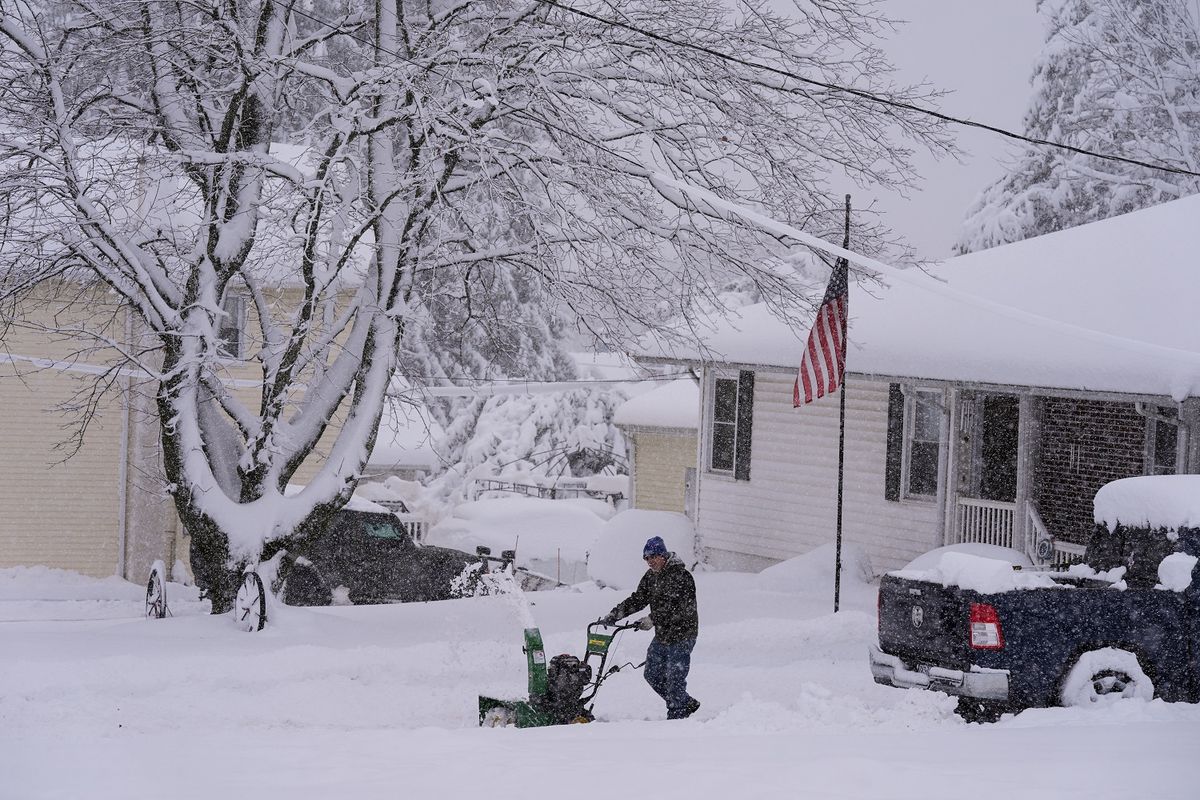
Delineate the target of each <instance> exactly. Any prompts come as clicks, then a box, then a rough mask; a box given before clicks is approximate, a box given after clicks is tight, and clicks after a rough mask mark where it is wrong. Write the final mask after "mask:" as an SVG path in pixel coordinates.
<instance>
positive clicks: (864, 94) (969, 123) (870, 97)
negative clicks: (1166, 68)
mask: <svg viewBox="0 0 1200 800" xmlns="http://www.w3.org/2000/svg"><path fill="white" fill-rule="evenodd" d="M536 2H538V3H540V4H542V5H544V6H549V7H551V8H557V9H559V10H560V11H565V12H567V13H569V14H574V15H576V16H579V17H582V18H584V19H589V20H592V21H593V22H599V23H601V24H603V25H609V26H611V27H614V28H621V29H623V30H627V31H630V32H631V33H636V34H638V35H640V36H645V37H646V38H648V39H653V40H655V41H658V42H662V43H664V44H669V45H671V46H673V47H683V48H686V49H689V50H696V51H698V52H701V53H705V54H707V55H710V56H713V57H715V58H719V59H722V60H723V61H728V62H730V63H733V64H739V65H741V66H744V67H749V68H751V69H757V70H762V71H764V72H770V73H773V74H775V75H779V76H781V77H785V78H789V79H790V80H794V81H797V82H799V83H804V84H808V85H809V86H817V87H820V88H822V89H829V90H831V91H835V92H842V93H844V94H848V95H851V96H853V97H858V98H860V99H862V100H866V101H868V102H871V103H877V104H879V105H883V106H888V107H891V108H897V109H903V110H905V111H913V112H916V113H918V114H925V115H927V116H930V117H933V118H935V119H940V120H942V121H943V122H949V123H953V124H955V125H962V126H965V127H968V128H978V129H979V130H983V131H988V132H989V133H995V134H998V135H1000V136H1004V137H1006V138H1009V139H1013V140H1016V141H1020V142H1025V143H1027V144H1033V145H1038V146H1043V147H1054V148H1057V149H1059V150H1065V151H1067V152H1070V153H1076V154H1078V155H1084V156H1091V157H1093V158H1099V159H1102V160H1104V161H1114V162H1118V163H1121V164H1130V165H1132V166H1135V167H1145V168H1146V169H1154V170H1159V171H1162V172H1169V173H1173V174H1176V175H1187V176H1190V177H1195V178H1200V172H1193V171H1191V170H1189V169H1184V168H1182V167H1173V166H1170V165H1167V164H1156V163H1153V162H1150V161H1141V160H1140V159H1136V158H1127V157H1126V156H1114V155H1110V154H1108V153H1100V152H1097V151H1095V150H1088V149H1087V148H1084V147H1076V146H1074V145H1070V144H1063V143H1062V142H1055V141H1052V140H1050V139H1039V138H1036V137H1033V136H1026V135H1024V134H1021V133H1017V132H1016V131H1010V130H1008V129H1007V128H1001V127H998V126H996V125H988V124H987V123H984V122H976V121H975V120H973V119H967V118H966V117H956V116H954V115H952V114H944V113H942V112H941V111H937V110H935V109H932V108H926V107H924V106H919V105H916V104H915V103H905V102H903V101H900V100H892V99H891V98H888V97H882V96H880V95H877V94H874V93H872V92H868V91H865V90H863V89H855V88H853V87H850V86H841V85H839V84H836V83H829V82H827V81H820V80H817V79H815V78H806V77H804V76H803V75H798V74H797V73H795V72H792V71H790V70H785V69H780V68H779V67H772V66H771V65H769V64H760V63H758V62H757V61H750V60H748V59H744V58H738V57H737V56H733V55H730V54H729V53H722V52H721V51H720V50H714V49H713V48H711V47H705V46H704V45H700V44H695V43H693V42H684V41H680V40H679V39H674V38H672V37H670V36H666V35H664V34H661V33H655V32H654V31H650V30H646V29H645V28H641V27H639V26H637V25H633V24H631V23H628V22H622V21H621V20H617V19H609V18H607V17H602V16H600V15H598V14H593V13H591V12H590V11H584V10H583V9H581V8H575V7H574V6H569V5H566V4H564V3H560V2H559V1H558V0H536ZM292 13H293V14H296V15H297V16H300V17H304V18H305V19H307V20H309V21H310V22H316V23H318V24H321V25H330V23H329V21H328V20H325V19H322V18H321V17H318V16H315V15H313V14H310V13H308V12H307V11H304V10H302V9H299V8H295V7H293V8H292ZM343 35H344V36H346V37H347V38H349V39H353V40H354V41H356V42H359V43H360V44H365V45H367V46H369V47H372V48H377V49H378V50H379V51H380V52H382V53H386V54H387V55H390V56H393V57H395V58H398V59H400V60H401V61H403V62H405V63H406V64H412V65H413V66H415V67H420V68H421V69H424V70H428V71H430V72H433V73H434V74H441V73H439V72H438V70H437V69H436V68H431V67H429V66H428V65H426V64H420V63H418V62H416V61H414V60H412V59H411V58H408V57H407V56H404V55H402V54H401V53H397V52H396V51H395V50H389V49H388V48H386V47H382V46H380V45H377V44H376V43H375V42H373V41H371V40H370V39H365V38H363V37H361V36H355V35H354V34H352V33H344V34H343Z"/></svg>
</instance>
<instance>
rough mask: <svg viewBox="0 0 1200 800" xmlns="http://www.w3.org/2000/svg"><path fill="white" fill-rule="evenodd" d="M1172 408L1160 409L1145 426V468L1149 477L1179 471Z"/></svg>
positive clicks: (1177, 434) (1177, 446)
mask: <svg viewBox="0 0 1200 800" xmlns="http://www.w3.org/2000/svg"><path fill="white" fill-rule="evenodd" d="M1176 419H1177V415H1176V411H1175V409H1173V408H1160V409H1158V413H1156V414H1155V415H1154V416H1153V417H1151V418H1150V419H1149V420H1148V421H1147V424H1146V445H1147V453H1146V467H1147V471H1148V473H1149V474H1150V475H1174V474H1175V473H1177V472H1178V471H1179V444H1178V443H1179V425H1178V424H1177V423H1176V422H1175V420H1176Z"/></svg>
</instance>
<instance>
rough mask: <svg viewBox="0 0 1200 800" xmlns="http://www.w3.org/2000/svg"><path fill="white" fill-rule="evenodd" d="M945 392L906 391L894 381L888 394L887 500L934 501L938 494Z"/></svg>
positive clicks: (928, 390) (885, 487) (885, 491)
mask: <svg viewBox="0 0 1200 800" xmlns="http://www.w3.org/2000/svg"><path fill="white" fill-rule="evenodd" d="M941 400H942V393H941V392H940V391H938V390H936V389H933V390H931V389H916V390H911V391H908V392H904V391H902V390H901V388H900V384H898V383H893V384H892V385H891V389H890V392H889V395H888V432H887V464H886V470H885V486H884V496H885V497H886V498H887V499H888V500H902V499H918V500H931V499H933V498H936V497H937V493H938V476H939V471H938V462H939V460H940V457H941V447H942V445H941V442H942V406H941Z"/></svg>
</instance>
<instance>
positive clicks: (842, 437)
mask: <svg viewBox="0 0 1200 800" xmlns="http://www.w3.org/2000/svg"><path fill="white" fill-rule="evenodd" d="M842 249H844V250H849V249H850V195H846V235H845V239H844V240H843V242H842ZM849 293H850V285H849V282H848V281H847V284H846V295H847V298H849ZM846 307H847V308H849V307H850V303H849V300H848V299H847V303H846ZM849 338H850V321H849V320H846V335H845V336H843V337H842V341H841V351H842V352H841V360H842V386H841V390H842V391H841V399H840V401H839V403H838V405H839V410H838V488H837V544H836V546H835V548H834V553H835V556H834V564H833V613H835V614H836V613H838V605H839V601H840V599H841V593H842V489H843V487H844V485H845V478H846V472H845V467H846V376H847V374H848V370H847V369H846V340H847V339H849Z"/></svg>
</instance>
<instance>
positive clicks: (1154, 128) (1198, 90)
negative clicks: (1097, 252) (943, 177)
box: [956, 0, 1200, 253]
mask: <svg viewBox="0 0 1200 800" xmlns="http://www.w3.org/2000/svg"><path fill="white" fill-rule="evenodd" d="M1038 11H1039V13H1040V14H1042V15H1043V16H1044V18H1045V22H1046V43H1045V45H1044V47H1043V48H1042V52H1041V55H1040V57H1039V60H1038V62H1037V64H1036V66H1035V68H1034V74H1033V79H1032V86H1033V96H1032V99H1031V100H1030V104H1029V109H1028V111H1027V112H1026V115H1025V133H1026V134H1027V135H1028V136H1031V137H1034V138H1039V139H1046V140H1050V141H1055V142H1061V143H1063V144H1067V145H1071V146H1074V147H1078V148H1082V149H1086V150H1091V151H1094V152H1098V153H1104V154H1113V155H1119V156H1123V157H1126V158H1131V159H1136V160H1139V161H1146V162H1151V163H1157V164H1165V165H1169V166H1173V167H1177V168H1183V169H1186V170H1190V171H1192V172H1200V35H1198V33H1197V24H1198V23H1197V20H1196V19H1195V18H1194V17H1193V16H1192V14H1191V13H1190V11H1189V8H1188V3H1187V2H1185V0H1038ZM1196 192H1200V178H1197V177H1194V176H1188V175H1180V174H1176V173H1170V172H1164V171H1162V170H1155V169H1149V168H1145V167H1139V166H1135V165H1132V164H1126V163H1121V162H1115V161H1110V160H1106V159H1100V158H1096V157H1093V156H1086V155H1081V154H1077V153H1071V152H1068V151H1064V150H1062V149H1058V148H1053V147H1047V146H1036V147H1030V148H1028V149H1027V150H1026V151H1025V152H1024V154H1023V155H1021V156H1020V157H1019V158H1018V159H1017V160H1016V162H1015V163H1014V164H1013V165H1012V168H1011V171H1010V173H1009V174H1008V175H1006V176H1005V177H1003V178H1001V179H1000V180H998V181H997V182H996V183H994V184H992V185H991V186H989V187H988V188H987V189H986V190H985V191H984V192H983V194H982V195H981V196H980V197H979V198H978V199H977V200H976V201H975V203H974V204H973V206H972V207H971V208H970V209H969V211H968V212H967V218H966V221H965V222H964V225H963V229H962V233H961V235H960V237H959V240H958V243H957V245H956V250H957V251H958V252H960V253H966V252H972V251H975V250H982V249H985V248H988V247H994V246H996V245H1000V244H1006V243H1009V242H1015V241H1020V240H1022V239H1027V238H1029V237H1031V236H1039V235H1041V234H1044V233H1050V232H1052V231H1057V230H1062V229H1063V228H1069V227H1072V226H1075V225H1081V224H1083V223H1086V222H1093V221H1096V220H1100V219H1105V218H1107V217H1111V216H1115V215H1117V214H1123V213H1126V212H1129V211H1134V210H1136V209H1139V208H1145V207H1147V206H1152V205H1155V204H1157V203H1162V202H1166V201H1168V200H1173V199H1177V198H1179V197H1183V196H1186V195H1189V194H1194V193H1196Z"/></svg>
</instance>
